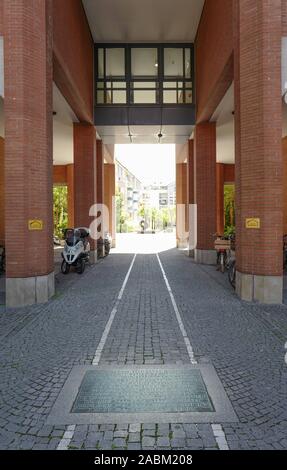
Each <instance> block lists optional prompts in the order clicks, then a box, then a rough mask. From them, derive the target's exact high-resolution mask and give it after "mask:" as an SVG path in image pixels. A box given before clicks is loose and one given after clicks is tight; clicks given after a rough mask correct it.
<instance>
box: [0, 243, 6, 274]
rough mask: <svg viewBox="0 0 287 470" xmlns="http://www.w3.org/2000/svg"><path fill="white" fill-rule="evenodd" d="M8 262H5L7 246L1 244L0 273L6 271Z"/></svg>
mask: <svg viewBox="0 0 287 470" xmlns="http://www.w3.org/2000/svg"><path fill="white" fill-rule="evenodd" d="M5 268H6V263H5V247H4V246H2V245H1V246H0V274H2V273H5Z"/></svg>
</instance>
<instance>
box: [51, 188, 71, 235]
mask: <svg viewBox="0 0 287 470" xmlns="http://www.w3.org/2000/svg"><path fill="white" fill-rule="evenodd" d="M53 202H54V204H53V210H54V234H55V235H57V236H58V237H59V238H62V237H63V230H64V229H65V228H67V226H68V188H67V186H54V188H53Z"/></svg>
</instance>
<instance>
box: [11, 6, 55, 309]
mask: <svg viewBox="0 0 287 470" xmlns="http://www.w3.org/2000/svg"><path fill="white" fill-rule="evenodd" d="M3 6H4V8H3V19H4V21H3V23H4V74H5V190H6V194H5V197H6V202H5V206H6V207H5V217H6V224H5V225H6V226H5V234H6V253H7V262H6V270H7V271H6V276H7V277H6V304H7V306H20V305H30V304H33V303H41V302H45V301H47V300H48V299H49V298H50V297H51V296H52V295H53V294H54V257H53V238H52V235H53V209H52V194H53V193H52V187H53V157H52V132H53V130H52V129H53V125H52V114H53V108H52V1H51V0H46V1H45V2H43V1H36V0H31V1H29V2H27V1H26V0H17V1H11V0H4V2H3Z"/></svg>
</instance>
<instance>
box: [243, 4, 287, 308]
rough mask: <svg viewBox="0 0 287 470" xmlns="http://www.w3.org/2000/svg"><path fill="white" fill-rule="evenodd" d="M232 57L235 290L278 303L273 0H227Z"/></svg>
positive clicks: (277, 86) (278, 115)
mask: <svg viewBox="0 0 287 470" xmlns="http://www.w3.org/2000/svg"><path fill="white" fill-rule="evenodd" d="M234 63H235V146H236V158H235V162H236V163H235V169H236V175H235V180H236V264H237V276H236V284H237V285H236V290H237V293H238V295H239V296H240V297H241V298H242V299H244V300H249V301H260V302H265V303H280V302H282V283H283V277H282V232H283V227H282V221H283V190H282V173H283V166H282V148H281V145H282V144H281V132H282V111H281V106H282V104H281V0H272V2H271V1H270V2H268V1H264V2H262V1H259V0H256V1H254V0H240V1H237V2H234ZM250 219H253V220H251V221H250ZM251 222H252V223H251ZM254 226H257V228H251V227H254Z"/></svg>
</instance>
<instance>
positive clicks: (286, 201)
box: [282, 137, 287, 235]
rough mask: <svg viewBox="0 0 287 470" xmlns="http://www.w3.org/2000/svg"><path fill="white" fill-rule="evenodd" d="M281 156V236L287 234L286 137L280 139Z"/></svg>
mask: <svg viewBox="0 0 287 470" xmlns="http://www.w3.org/2000/svg"><path fill="white" fill-rule="evenodd" d="M282 154H283V181H284V185H283V234H284V235H286V234H287V137H284V139H282Z"/></svg>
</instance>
